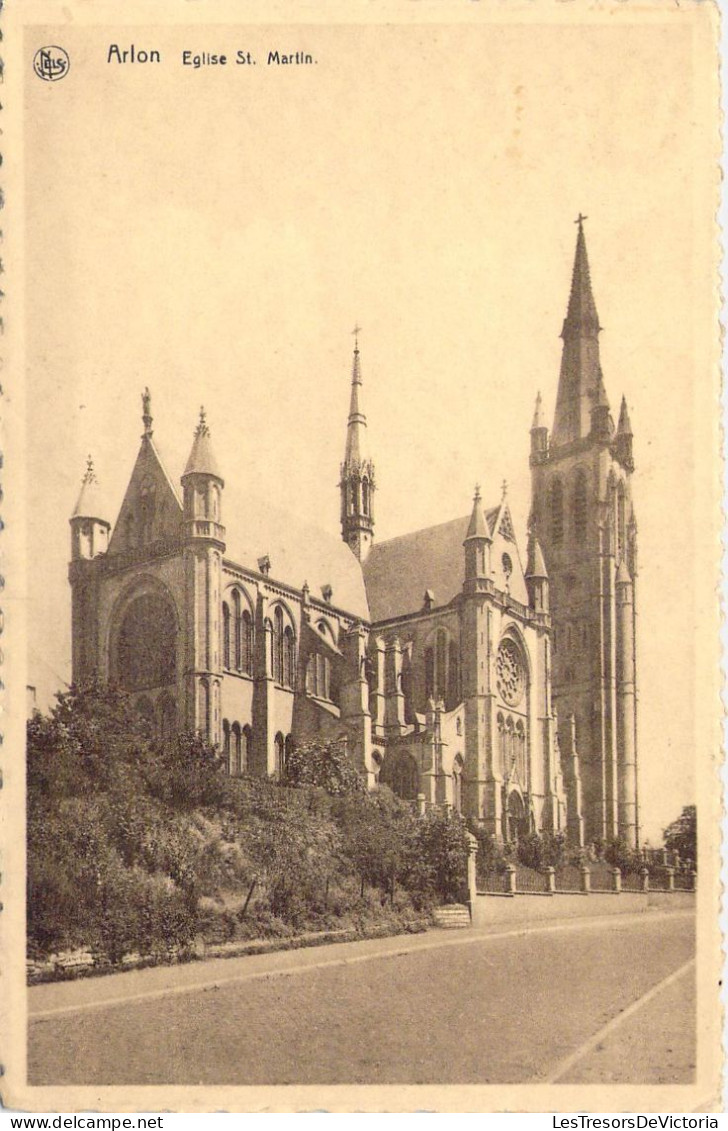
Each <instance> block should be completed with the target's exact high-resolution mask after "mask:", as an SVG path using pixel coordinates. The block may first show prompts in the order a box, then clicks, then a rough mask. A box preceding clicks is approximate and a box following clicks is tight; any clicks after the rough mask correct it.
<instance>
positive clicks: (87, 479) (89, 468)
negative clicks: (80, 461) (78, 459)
mask: <svg viewBox="0 0 728 1131" xmlns="http://www.w3.org/2000/svg"><path fill="white" fill-rule="evenodd" d="M83 482H84V483H97V482H98V480H97V478H96V472H95V471H94V461H93V457H92V456H91V455H89V456H87V458H86V471H85V473H84V477H83Z"/></svg>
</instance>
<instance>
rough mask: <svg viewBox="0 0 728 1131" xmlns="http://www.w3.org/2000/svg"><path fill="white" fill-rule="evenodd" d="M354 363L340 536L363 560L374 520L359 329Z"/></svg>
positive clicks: (342, 482) (355, 341)
mask: <svg viewBox="0 0 728 1131" xmlns="http://www.w3.org/2000/svg"><path fill="white" fill-rule="evenodd" d="M353 333H354V359H353V362H352V370H351V400H350V402H349V420H348V423H347V426H346V447H345V449H344V462H343V463H342V465H341V481H340V484H339V488H340V491H341V535H342V538H343V539H344V541H345V542H346V543H347V544H348V545H349V546H351V548H352V550H353V551H354V553H355V554H356V556H357V557H358V558H359V559H360V560H363V559H364V558H365V557H366V555H367V553H368V551H369V547H370V545H371V542H372V537H373V533H374V517H373V511H372V496H373V494H374V487H375V484H374V464H373V463H372V461H371V459H370V458H369V453H368V445H367V418H366V416H365V415H364V413H363V412H362V411H361V404H360V399H359V398H360V391H361V387H362V380H361V359H360V356H359V334H360V327H359V326H355V327H354V331H353Z"/></svg>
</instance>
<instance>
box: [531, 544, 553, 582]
mask: <svg viewBox="0 0 728 1131" xmlns="http://www.w3.org/2000/svg"><path fill="white" fill-rule="evenodd" d="M529 577H538V578H541V579H542V578H545V577H548V572H547V570H546V563H545V561H544V560H543V552H542V550H541V543H540V542H539V540H538V538H536V537H533V538H530V539H529V542H528V559H527V564H526V580H528V578H529Z"/></svg>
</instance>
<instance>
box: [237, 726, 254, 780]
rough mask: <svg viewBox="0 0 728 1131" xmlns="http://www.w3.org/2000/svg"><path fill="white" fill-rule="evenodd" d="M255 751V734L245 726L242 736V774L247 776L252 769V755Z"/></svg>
mask: <svg viewBox="0 0 728 1131" xmlns="http://www.w3.org/2000/svg"><path fill="white" fill-rule="evenodd" d="M252 749H253V732H252V730H251V729H250V727H249V726H244V727H243V729H242V731H241V734H240V773H241V774H247V772H248V770H249V768H250V755H251V753H252Z"/></svg>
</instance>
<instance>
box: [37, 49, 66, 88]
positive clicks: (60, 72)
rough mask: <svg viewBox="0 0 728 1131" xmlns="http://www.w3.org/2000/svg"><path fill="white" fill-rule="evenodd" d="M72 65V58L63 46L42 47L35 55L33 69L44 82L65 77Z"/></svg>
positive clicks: (56, 80)
mask: <svg viewBox="0 0 728 1131" xmlns="http://www.w3.org/2000/svg"><path fill="white" fill-rule="evenodd" d="M70 66H71V60H70V59H69V58H68V53H67V52H66V51H64V50H63V48H62V47H55V46H53V47H41V48H40V49H39V50H38V51H36V53H35V55H34V57H33V70H34V71H35V73H36V74H37V76H38V78H39V79H43V81H44V82H58V80H59V79H62V78H65V76H66V75H67V74H68V70H69V68H70Z"/></svg>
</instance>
